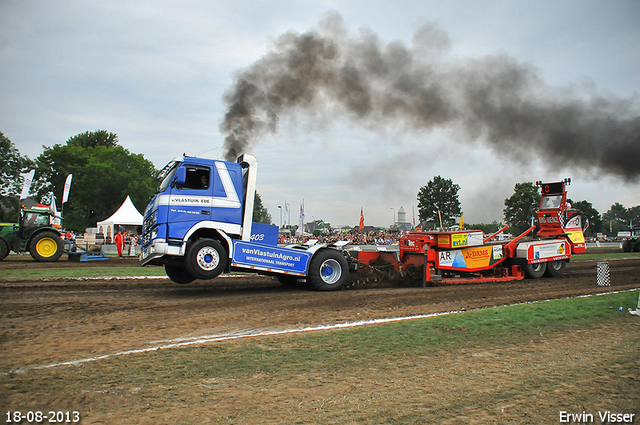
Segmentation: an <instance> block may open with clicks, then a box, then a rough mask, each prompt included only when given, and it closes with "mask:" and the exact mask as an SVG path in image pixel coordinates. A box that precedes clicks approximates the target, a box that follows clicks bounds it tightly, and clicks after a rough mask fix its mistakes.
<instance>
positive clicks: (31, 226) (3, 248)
mask: <svg viewBox="0 0 640 425" xmlns="http://www.w3.org/2000/svg"><path fill="white" fill-rule="evenodd" d="M54 218H55V215H54V212H53V211H52V210H51V209H50V208H49V207H46V206H37V207H34V208H30V209H22V210H21V211H20V223H18V224H15V223H0V260H3V259H4V258H5V257H6V256H7V255H9V251H14V252H18V253H20V252H27V251H28V252H29V253H30V254H31V256H32V257H33V259H34V260H36V261H43V262H53V261H58V259H59V258H60V257H61V256H62V253H63V252H64V242H63V241H62V237H61V236H60V232H59V231H58V229H56V228H55V227H54V226H53V224H52V223H53V220H54Z"/></svg>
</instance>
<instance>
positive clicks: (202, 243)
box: [185, 239, 227, 279]
mask: <svg viewBox="0 0 640 425" xmlns="http://www.w3.org/2000/svg"><path fill="white" fill-rule="evenodd" d="M185 265H186V268H187V271H188V272H189V273H190V274H191V275H192V276H195V277H196V278H198V279H213V278H215V277H217V276H218V275H219V274H220V273H222V272H223V271H224V268H225V267H226V265H227V251H226V250H225V249H224V247H223V246H222V244H221V243H220V242H218V241H217V240H215V239H198V240H197V241H195V242H194V243H193V244H192V245H191V247H189V249H188V250H187V256H186V261H185Z"/></svg>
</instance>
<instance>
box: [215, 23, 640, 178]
mask: <svg viewBox="0 0 640 425" xmlns="http://www.w3.org/2000/svg"><path fill="white" fill-rule="evenodd" d="M449 44H450V43H449V38H448V35H447V34H446V33H445V32H443V31H442V30H441V29H440V28H438V27H437V25H435V24H426V25H423V26H422V27H421V28H419V29H418V30H417V31H416V33H415V35H414V38H413V42H412V45H411V46H410V47H408V46H406V45H405V44H403V43H401V42H391V43H387V44H385V43H383V42H382V41H381V40H380V38H379V37H378V36H377V35H376V34H375V33H373V32H371V31H369V30H361V31H360V32H359V33H358V34H357V35H354V34H349V33H348V31H347V30H346V29H345V26H344V24H343V22H342V19H341V18H340V16H339V15H337V14H331V15H329V16H328V17H327V18H326V19H325V20H323V21H322V22H321V23H320V24H319V25H318V27H317V28H316V29H312V30H310V31H308V32H306V33H304V34H298V33H294V32H289V33H286V34H284V35H282V36H280V37H279V38H278V39H277V40H276V41H275V43H274V47H273V49H272V51H270V52H269V53H267V54H266V55H265V56H264V57H263V58H261V59H259V60H258V61H256V62H255V63H253V64H252V65H251V66H249V67H248V68H246V69H244V70H241V71H239V72H238V73H237V76H236V82H235V84H234V85H233V86H232V87H231V88H230V89H229V90H228V91H227V92H226V93H225V95H224V102H225V103H226V104H227V105H228V112H227V113H226V115H225V118H224V121H223V122H222V123H221V125H220V131H221V133H222V134H223V135H225V147H224V149H225V153H224V155H225V158H226V159H228V160H234V159H235V158H236V157H237V156H238V155H239V154H241V153H243V152H245V151H246V150H247V149H248V148H250V147H251V146H252V145H253V144H254V143H257V142H258V141H259V139H260V138H261V137H262V136H264V134H265V133H267V132H276V131H277V128H278V120H279V117H280V116H282V114H285V113H289V114H290V113H294V112H297V111H306V112H313V111H316V110H321V111H323V112H325V113H326V111H331V112H330V113H335V114H339V115H340V116H345V115H346V116H347V117H349V118H350V119H351V120H352V121H354V122H357V123H359V124H360V125H362V126H364V127H366V128H369V129H373V130H384V129H387V128H395V129H398V128H399V129H402V130H403V131H407V132H411V133H413V134H416V133H420V132H424V133H427V132H429V131H430V130H433V129H436V128H438V127H444V126H446V127H449V128H452V129H455V130H457V132H458V133H459V134H461V135H462V137H463V139H464V140H463V141H464V142H476V141H478V142H482V143H485V144H487V145H489V146H491V147H492V148H494V150H495V151H496V152H497V153H499V154H500V155H510V156H511V157H512V158H518V159H519V160H521V161H523V162H526V161H527V160H529V159H531V158H532V157H534V158H540V159H542V160H543V161H544V162H545V163H547V164H548V165H550V166H555V167H561V166H562V167H564V166H573V167H577V168H580V169H583V170H587V171H596V172H600V173H605V174H610V175H616V176H619V177H621V178H623V179H625V180H629V181H630V180H635V179H637V177H638V176H639V175H640V167H639V166H638V165H639V164H640V113H639V110H638V106H637V103H636V102H635V100H634V99H620V98H615V97H613V96H604V95H598V94H596V93H587V94H585V93H576V92H575V90H571V89H567V88H565V89H554V88H552V87H550V86H548V85H547V84H545V83H544V82H543V81H542V80H541V78H540V76H539V71H538V70H537V69H536V68H535V67H533V66H531V65H528V64H522V63H519V62H517V61H516V60H514V59H513V58H510V57H508V56H506V55H496V56H488V57H483V58H480V59H473V60H460V59H455V58H452V57H450V55H448V50H449V47H450V46H449Z"/></svg>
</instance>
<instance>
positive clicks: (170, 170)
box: [156, 162, 180, 193]
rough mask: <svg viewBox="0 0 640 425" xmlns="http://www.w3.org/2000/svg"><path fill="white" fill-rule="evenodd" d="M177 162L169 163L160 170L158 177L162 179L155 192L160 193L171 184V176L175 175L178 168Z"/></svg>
mask: <svg viewBox="0 0 640 425" xmlns="http://www.w3.org/2000/svg"><path fill="white" fill-rule="evenodd" d="M179 164H180V162H173V163H170V164H169V165H167V166H166V167H164V169H163V170H162V171H161V172H160V175H159V176H158V178H159V179H162V182H161V183H160V186H159V187H158V190H156V193H161V192H164V191H165V190H167V188H168V187H169V185H170V184H171V181H172V180H173V176H175V174H176V170H177V169H178V165H179ZM163 174H164V175H163Z"/></svg>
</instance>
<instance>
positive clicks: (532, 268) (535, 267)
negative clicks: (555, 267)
mask: <svg viewBox="0 0 640 425" xmlns="http://www.w3.org/2000/svg"><path fill="white" fill-rule="evenodd" d="M546 269H547V263H535V264H527V265H526V266H525V268H524V274H525V276H526V277H527V278H528V279H537V278H539V277H541V276H542V275H543V274H544V272H545V270H546Z"/></svg>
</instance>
